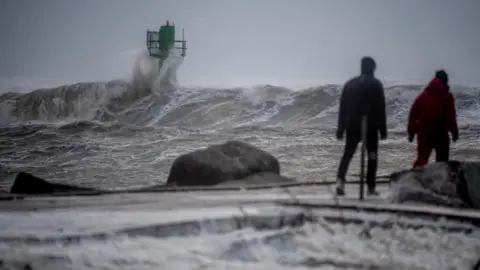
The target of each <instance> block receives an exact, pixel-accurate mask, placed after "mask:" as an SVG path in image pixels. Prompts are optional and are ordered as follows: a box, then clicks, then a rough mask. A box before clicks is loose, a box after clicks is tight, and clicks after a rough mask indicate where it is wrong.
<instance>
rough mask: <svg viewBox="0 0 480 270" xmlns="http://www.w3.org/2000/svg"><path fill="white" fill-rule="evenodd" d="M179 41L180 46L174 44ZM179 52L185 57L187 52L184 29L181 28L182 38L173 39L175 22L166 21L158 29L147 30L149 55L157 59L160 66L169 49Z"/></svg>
mask: <svg viewBox="0 0 480 270" xmlns="http://www.w3.org/2000/svg"><path fill="white" fill-rule="evenodd" d="M176 43H180V46H175V44H176ZM173 48H174V49H176V50H179V51H180V52H181V56H182V57H185V55H186V52H187V41H185V37H184V31H183V29H182V40H175V24H173V23H172V24H170V23H169V22H168V21H167V22H166V24H165V25H162V26H161V27H160V29H159V30H158V31H149V30H147V49H148V54H149V55H150V56H151V57H154V58H156V59H158V60H159V61H158V62H159V67H160V68H161V66H162V63H163V61H164V60H165V59H166V58H167V57H168V54H169V52H170V50H171V49H173Z"/></svg>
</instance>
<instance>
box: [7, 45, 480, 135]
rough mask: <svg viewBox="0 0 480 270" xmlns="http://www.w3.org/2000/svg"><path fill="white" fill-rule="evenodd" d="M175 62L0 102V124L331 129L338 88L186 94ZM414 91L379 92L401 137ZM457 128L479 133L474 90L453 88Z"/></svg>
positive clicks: (146, 61)
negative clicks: (127, 76) (129, 75)
mask: <svg viewBox="0 0 480 270" xmlns="http://www.w3.org/2000/svg"><path fill="white" fill-rule="evenodd" d="M182 59H183V58H182V57H180V56H178V55H175V54H171V55H170V57H169V58H168V59H167V60H166V64H164V65H163V67H162V68H161V69H159V68H158V65H157V63H156V62H155V60H154V59H152V58H150V57H149V56H148V55H147V54H146V53H142V54H140V55H139V56H138V58H137V61H136V63H135V65H134V67H133V70H132V78H131V80H130V81H126V80H113V81H110V82H92V83H77V84H73V85H65V86H60V87H56V88H50V89H38V90H35V91H32V92H29V93H6V94H3V95H2V96H0V124H1V125H18V124H22V125H23V124H32V123H34V124H42V125H45V124H47V125H51V124H53V125H65V124H70V123H72V122H95V123H100V124H107V123H108V124H112V122H113V123H116V124H119V123H120V124H132V125H139V126H182V127H187V128H194V129H197V128H203V129H205V128H228V127H240V126H244V125H263V126H265V125H269V126H278V125H282V126H285V125H296V126H298V125H303V126H317V127H322V128H330V127H333V126H334V125H335V124H336V116H337V111H338V98H339V93H340V91H341V86H340V85H323V86H318V87H311V88H308V89H303V90H297V91H295V90H292V89H288V88H284V87H278V86H273V85H259V86H256V87H249V88H245V87H238V88H230V89H222V88H198V87H197V88H187V87H182V86H180V85H179V84H178V83H177V80H176V71H177V69H178V67H179V66H180V64H181V61H182ZM422 87H423V86H421V85H397V86H389V87H386V89H385V94H386V99H387V106H388V117H389V121H388V122H389V128H390V129H401V130H403V129H404V126H405V121H406V116H407V114H408V110H409V108H410V105H411V103H412V101H413V99H414V98H415V96H416V95H417V94H418V93H419V91H421V89H422ZM452 91H453V92H454V93H455V95H456V102H457V113H458V117H459V122H460V125H461V126H463V127H464V128H465V127H468V128H474V127H476V126H477V125H479V121H478V117H477V115H478V109H479V107H480V104H479V103H478V102H477V100H479V97H480V91H479V89H476V88H466V87H460V86H457V87H452Z"/></svg>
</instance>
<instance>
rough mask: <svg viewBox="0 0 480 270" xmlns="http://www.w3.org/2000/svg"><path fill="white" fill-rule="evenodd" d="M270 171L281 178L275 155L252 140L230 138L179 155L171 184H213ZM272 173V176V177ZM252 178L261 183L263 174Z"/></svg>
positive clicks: (172, 171) (173, 166)
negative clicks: (256, 145)
mask: <svg viewBox="0 0 480 270" xmlns="http://www.w3.org/2000/svg"><path fill="white" fill-rule="evenodd" d="M266 172H269V173H272V174H274V175H276V176H278V177H276V176H275V178H276V180H279V179H280V176H279V175H280V164H279V162H278V160H277V159H276V158H275V157H274V156H272V155H271V154H269V153H267V152H265V151H263V150H261V149H259V148H257V147H255V146H253V145H250V144H248V143H244V142H240V141H227V142H226V143H224V144H218V145H211V146H209V147H207V148H204V149H200V150H197V151H194V152H191V153H188V154H184V155H182V156H180V157H178V158H177V159H175V161H174V162H173V165H172V167H171V169H170V173H169V175H168V180H167V184H174V185H177V186H212V185H217V184H220V183H224V182H227V181H232V180H240V179H244V178H246V177H253V175H255V174H258V173H266ZM272 174H270V176H268V177H270V178H272ZM249 179H250V180H249V181H251V182H255V183H259V182H260V181H261V175H257V176H256V178H249ZM270 180H271V179H270ZM283 180H286V179H283ZM266 181H268V179H267V180H266ZM242 183H243V182H242Z"/></svg>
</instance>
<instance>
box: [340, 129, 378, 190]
mask: <svg viewBox="0 0 480 270" xmlns="http://www.w3.org/2000/svg"><path fill="white" fill-rule="evenodd" d="M346 135H347V136H346V143H345V148H344V151H343V156H342V160H341V161H340V165H339V167H338V173H337V177H338V178H339V179H342V180H345V175H346V174H347V170H348V166H349V165H350V161H351V160H352V157H353V155H354V154H355V151H356V150H357V145H358V143H360V142H361V140H362V136H361V131H360V130H359V129H353V130H348V129H347V134H346ZM366 148H367V149H366V150H367V157H368V161H367V186H368V188H369V189H371V190H373V189H375V186H376V181H375V178H376V176H377V165H378V160H377V154H378V132H377V130H376V129H369V130H368V131H367V139H366Z"/></svg>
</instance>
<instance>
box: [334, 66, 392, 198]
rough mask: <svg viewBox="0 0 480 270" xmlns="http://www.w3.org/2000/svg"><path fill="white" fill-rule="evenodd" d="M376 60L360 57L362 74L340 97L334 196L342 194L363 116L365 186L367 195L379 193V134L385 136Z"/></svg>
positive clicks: (347, 84) (385, 128)
mask: <svg viewBox="0 0 480 270" xmlns="http://www.w3.org/2000/svg"><path fill="white" fill-rule="evenodd" d="M375 69H376V63H375V61H374V60H373V58H371V57H363V58H362V60H361V74H360V75H359V76H356V77H354V78H352V79H350V80H349V81H347V83H346V84H345V86H344V87H343V90H342V94H341V96H340V108H339V112H338V127H337V134H336V135H337V139H338V140H341V139H343V135H344V133H346V142H345V148H344V152H343V156H342V159H341V161H340V165H339V168H338V172H337V189H336V192H337V195H344V194H345V190H344V188H345V175H346V173H347V170H348V166H349V164H350V161H351V160H352V157H353V155H354V154H355V151H356V149H357V145H358V143H359V142H360V141H361V140H362V116H366V117H367V125H366V127H367V131H366V135H367V136H366V148H367V157H368V163H367V186H368V191H367V194H368V195H378V192H377V191H376V189H375V186H376V181H375V178H376V174H377V164H378V161H377V153H378V141H379V138H378V133H380V138H381V139H382V140H384V139H386V138H387V123H386V109H385V93H384V89H383V85H382V83H381V82H380V81H379V80H378V79H377V78H375V75H374V73H375Z"/></svg>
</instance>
